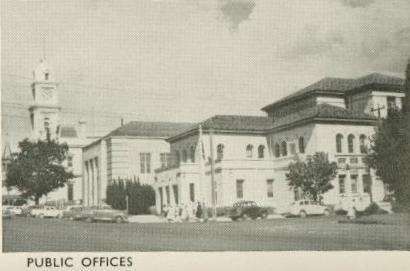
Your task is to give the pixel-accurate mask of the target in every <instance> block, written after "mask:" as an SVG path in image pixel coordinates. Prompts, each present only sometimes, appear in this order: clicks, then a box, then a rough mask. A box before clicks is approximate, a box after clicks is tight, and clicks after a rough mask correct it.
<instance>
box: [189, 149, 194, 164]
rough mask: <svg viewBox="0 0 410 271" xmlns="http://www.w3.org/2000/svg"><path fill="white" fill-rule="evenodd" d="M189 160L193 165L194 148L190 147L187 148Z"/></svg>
mask: <svg viewBox="0 0 410 271" xmlns="http://www.w3.org/2000/svg"><path fill="white" fill-rule="evenodd" d="M189 159H190V160H191V162H192V163H195V147H194V146H191V148H189Z"/></svg>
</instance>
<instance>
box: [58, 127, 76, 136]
mask: <svg viewBox="0 0 410 271" xmlns="http://www.w3.org/2000/svg"><path fill="white" fill-rule="evenodd" d="M60 137H66V138H74V137H77V130H76V129H75V127H73V126H62V127H61V131H60Z"/></svg>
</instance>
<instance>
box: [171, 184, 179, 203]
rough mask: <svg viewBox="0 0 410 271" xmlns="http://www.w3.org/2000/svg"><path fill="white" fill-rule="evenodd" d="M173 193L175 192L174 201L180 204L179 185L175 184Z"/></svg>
mask: <svg viewBox="0 0 410 271" xmlns="http://www.w3.org/2000/svg"><path fill="white" fill-rule="evenodd" d="M172 191H173V192H174V199H175V204H178V203H179V201H178V185H176V184H174V185H173V186H172Z"/></svg>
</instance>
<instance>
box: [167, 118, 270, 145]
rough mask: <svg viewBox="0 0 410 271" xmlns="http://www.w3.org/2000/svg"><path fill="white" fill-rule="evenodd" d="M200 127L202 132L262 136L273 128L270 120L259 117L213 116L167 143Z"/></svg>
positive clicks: (192, 132)
mask: <svg viewBox="0 0 410 271" xmlns="http://www.w3.org/2000/svg"><path fill="white" fill-rule="evenodd" d="M200 125H201V127H202V129H203V130H204V131H207V130H210V129H213V130H215V131H216V132H218V131H220V132H236V133H252V134H255V133H256V134H261V133H262V134H263V133H265V132H266V131H267V130H268V129H270V128H273V123H272V120H271V119H269V118H268V117H259V116H243V115H215V116H213V117H211V118H209V119H206V120H204V121H202V122H199V123H197V124H195V125H192V126H191V127H190V128H189V129H187V130H185V131H184V132H182V133H180V134H176V135H175V136H174V137H171V138H169V139H168V141H174V140H176V139H178V138H180V137H184V136H187V135H191V134H194V133H197V132H198V131H199V126H200Z"/></svg>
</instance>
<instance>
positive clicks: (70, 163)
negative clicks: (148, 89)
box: [67, 155, 73, 168]
mask: <svg viewBox="0 0 410 271" xmlns="http://www.w3.org/2000/svg"><path fill="white" fill-rule="evenodd" d="M67 167H70V168H72V167H73V157H72V156H71V155H70V156H68V157H67Z"/></svg>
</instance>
